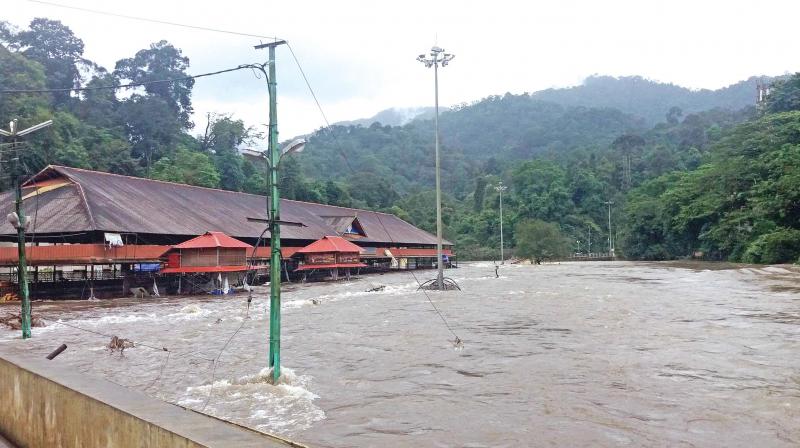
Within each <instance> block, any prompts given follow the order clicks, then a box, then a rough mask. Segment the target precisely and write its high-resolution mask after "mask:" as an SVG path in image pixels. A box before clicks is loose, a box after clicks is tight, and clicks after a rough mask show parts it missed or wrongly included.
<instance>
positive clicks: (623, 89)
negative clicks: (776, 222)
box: [531, 76, 773, 125]
mask: <svg viewBox="0 0 800 448" xmlns="http://www.w3.org/2000/svg"><path fill="white" fill-rule="evenodd" d="M772 79H773V78H771V77H764V76H752V77H750V78H748V79H747V80H744V81H739V82H737V83H735V84H732V85H730V86H728V87H725V88H722V89H717V90H709V89H700V90H692V89H687V88H686V87H681V86H677V85H675V84H665V83H660V82H656V81H651V80H648V79H645V78H642V77H641V76H625V77H620V78H615V77H612V76H591V77H589V78H586V80H584V82H583V84H581V85H579V86H575V87H570V88H559V89H547V90H541V91H538V92H535V93H533V94H531V97H532V98H535V99H538V100H542V101H550V102H553V103H557V104H561V105H562V106H584V107H611V108H615V109H619V110H621V111H622V112H626V113H629V114H633V115H636V116H639V117H641V118H643V119H645V120H646V122H647V124H649V125H653V124H655V123H659V122H661V121H664V117H665V116H666V114H667V113H668V112H669V110H670V109H671V108H672V107H679V108H680V109H681V110H682V111H683V113H684V114H690V113H694V112H701V111H704V110H710V109H714V108H722V109H729V110H738V109H741V108H743V107H746V106H752V105H753V104H755V100H756V83H757V82H758V81H759V80H764V81H770V80H772Z"/></svg>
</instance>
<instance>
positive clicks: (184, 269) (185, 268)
mask: <svg viewBox="0 0 800 448" xmlns="http://www.w3.org/2000/svg"><path fill="white" fill-rule="evenodd" d="M247 270H248V267H247V266H183V267H177V268H164V269H162V270H160V271H159V272H160V273H162V274H176V273H179V272H182V273H199V272H241V271H247Z"/></svg>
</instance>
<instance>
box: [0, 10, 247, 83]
mask: <svg viewBox="0 0 800 448" xmlns="http://www.w3.org/2000/svg"><path fill="white" fill-rule="evenodd" d="M28 1H33V0H28ZM257 66H260V64H243V65H239V66H237V67H233V68H228V69H225V70H218V71H216V72H208V73H201V74H199V75H191V76H184V77H181V78H172V79H159V80H155V81H142V82H132V83H128V84H116V85H112V86H93V87H75V88H66V89H11V90H0V93H51V92H84V91H89V90H116V89H126V88H130V87H140V86H146V85H150V84H161V83H170V82H180V81H187V80H189V79H197V78H203V77H206V76H214V75H221V74H223V73H229V72H235V71H237V70H244V69H250V68H254V67H257Z"/></svg>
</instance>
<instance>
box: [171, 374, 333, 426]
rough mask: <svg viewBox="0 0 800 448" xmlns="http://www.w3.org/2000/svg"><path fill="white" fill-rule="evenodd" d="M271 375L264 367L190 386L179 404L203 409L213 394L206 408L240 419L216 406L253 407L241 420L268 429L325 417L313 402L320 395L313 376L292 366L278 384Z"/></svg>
mask: <svg viewBox="0 0 800 448" xmlns="http://www.w3.org/2000/svg"><path fill="white" fill-rule="evenodd" d="M271 377H272V369H270V368H265V369H262V370H261V371H260V372H258V373H256V374H252V375H244V376H241V377H239V378H236V379H233V380H232V379H220V380H217V381H214V382H213V383H212V384H203V385H200V386H195V387H187V388H186V393H187V395H188V396H186V397H185V398H183V399H182V400H180V401H179V402H178V404H180V405H182V406H187V407H192V408H195V409H197V410H201V409H200V408H202V406H203V405H204V404H205V402H206V400H207V399H208V397H209V394H211V399H210V400H209V404H208V407H207V408H206V409H205V410H204V411H203V412H207V413H210V414H213V415H217V414H220V415H217V416H219V417H221V418H232V419H233V420H237V419H238V418H237V417H236V416H231V415H225V414H224V413H218V411H217V406H219V408H221V409H237V408H238V409H242V408H246V409H250V410H251V411H250V414H249V415H248V416H247V417H245V418H244V419H243V421H241V423H243V424H245V425H247V426H251V427H255V428H257V429H259V430H268V431H281V430H288V429H291V430H292V431H296V430H304V429H307V428H309V427H310V426H311V425H312V424H314V423H315V422H317V421H319V420H322V419H324V418H325V412H324V411H323V410H322V409H320V408H319V407H317V406H316V405H315V404H314V400H316V399H317V398H319V396H318V395H316V394H315V393H313V392H311V391H310V390H309V385H310V383H311V377H310V376H307V375H297V374H296V373H295V372H294V371H293V370H292V369H289V368H286V367H283V368H282V369H281V378H280V380H279V382H278V384H277V385H273V384H272V383H271ZM237 402H241V403H237Z"/></svg>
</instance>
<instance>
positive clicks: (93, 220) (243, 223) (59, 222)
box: [0, 166, 451, 244]
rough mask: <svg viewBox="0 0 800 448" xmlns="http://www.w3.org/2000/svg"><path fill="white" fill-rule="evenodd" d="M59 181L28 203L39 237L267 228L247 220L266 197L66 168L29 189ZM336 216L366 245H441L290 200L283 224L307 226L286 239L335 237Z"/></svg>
mask: <svg viewBox="0 0 800 448" xmlns="http://www.w3.org/2000/svg"><path fill="white" fill-rule="evenodd" d="M58 176H63V177H66V178H67V179H69V180H71V181H72V184H73V185H71V186H66V187H62V188H58V189H56V190H52V191H48V192H43V193H41V194H39V195H35V196H34V197H31V198H29V199H27V200H25V201H24V204H25V209H26V212H27V213H28V214H33V213H34V212H35V209H36V207H37V203H36V201H37V200H38V213H37V216H38V218H37V226H36V232H37V233H69V232H81V231H92V230H97V231H105V232H118V233H150V234H166V235H186V236H193V235H202V234H204V233H205V232H206V231H208V230H209V229H214V230H219V231H222V232H224V233H225V234H227V235H230V236H232V237H234V238H258V237H259V235H261V232H262V231H263V230H264V223H259V222H253V221H248V219H247V218H264V217H265V215H266V204H267V197H266V196H259V195H253V194H247V193H237V192H232V191H226V190H217V189H212V188H203V187H194V186H189V185H183V184H176V183H172V182H163V181H156V180H150V179H142V178H137V177H128V176H121V175H117V174H109V173H101V172H98V171H89V170H83V169H78V168H68V167H62V166H49V167H47V168H46V169H45V170H43V171H42V172H40V173H39V174H37V175H36V176H35V177H34V180H32V181H29V183H28V185H32V184H33V182H34V181H40V182H41V181H43V180H45V179H52V178H54V177H58ZM13 206H14V205H13V193H12V192H6V193H2V194H0V210H2V212H3V214H2V215H0V216H5V215H6V214H8V213H10V212H11V211H12V210H13ZM336 216H341V217H354V216H355V217H357V218H358V221H359V223H360V224H361V226H362V228H363V230H364V232H365V233H366V234H367V237H365V238H361V239H359V241H360V242H364V243H384V244H386V243H396V244H436V237H435V236H434V235H432V234H430V233H428V232H425V231H424V230H422V229H419V228H417V227H415V226H413V225H411V224H409V223H407V222H405V221H403V220H402V219H400V218H398V217H396V216H394V215H390V214H387V213H380V212H373V211H368V210H360V209H354V208H347V207H337V206H332V205H323V204H314V203H310V202H300V201H292V200H288V199H282V200H281V219H282V220H283V221H289V222H300V223H303V224H304V227H295V226H281V239H297V240H317V239H320V238H322V237H323V236H326V235H332V234H336V233H337V232H336V229H335V228H333V226H331V225H330V224H328V222H327V221H326V219H328V220H330V218H331V217H336ZM332 222H336V223H339V220H335V219H334V220H332ZM14 233H15V231H14V229H13V228H12V227H11V225H10V224H8V223H7V222H5V220H3V221H2V223H0V234H4V235H12V234H14ZM266 235H269V233H268V232H267V234H266ZM446 244H451V243H450V242H446Z"/></svg>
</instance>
